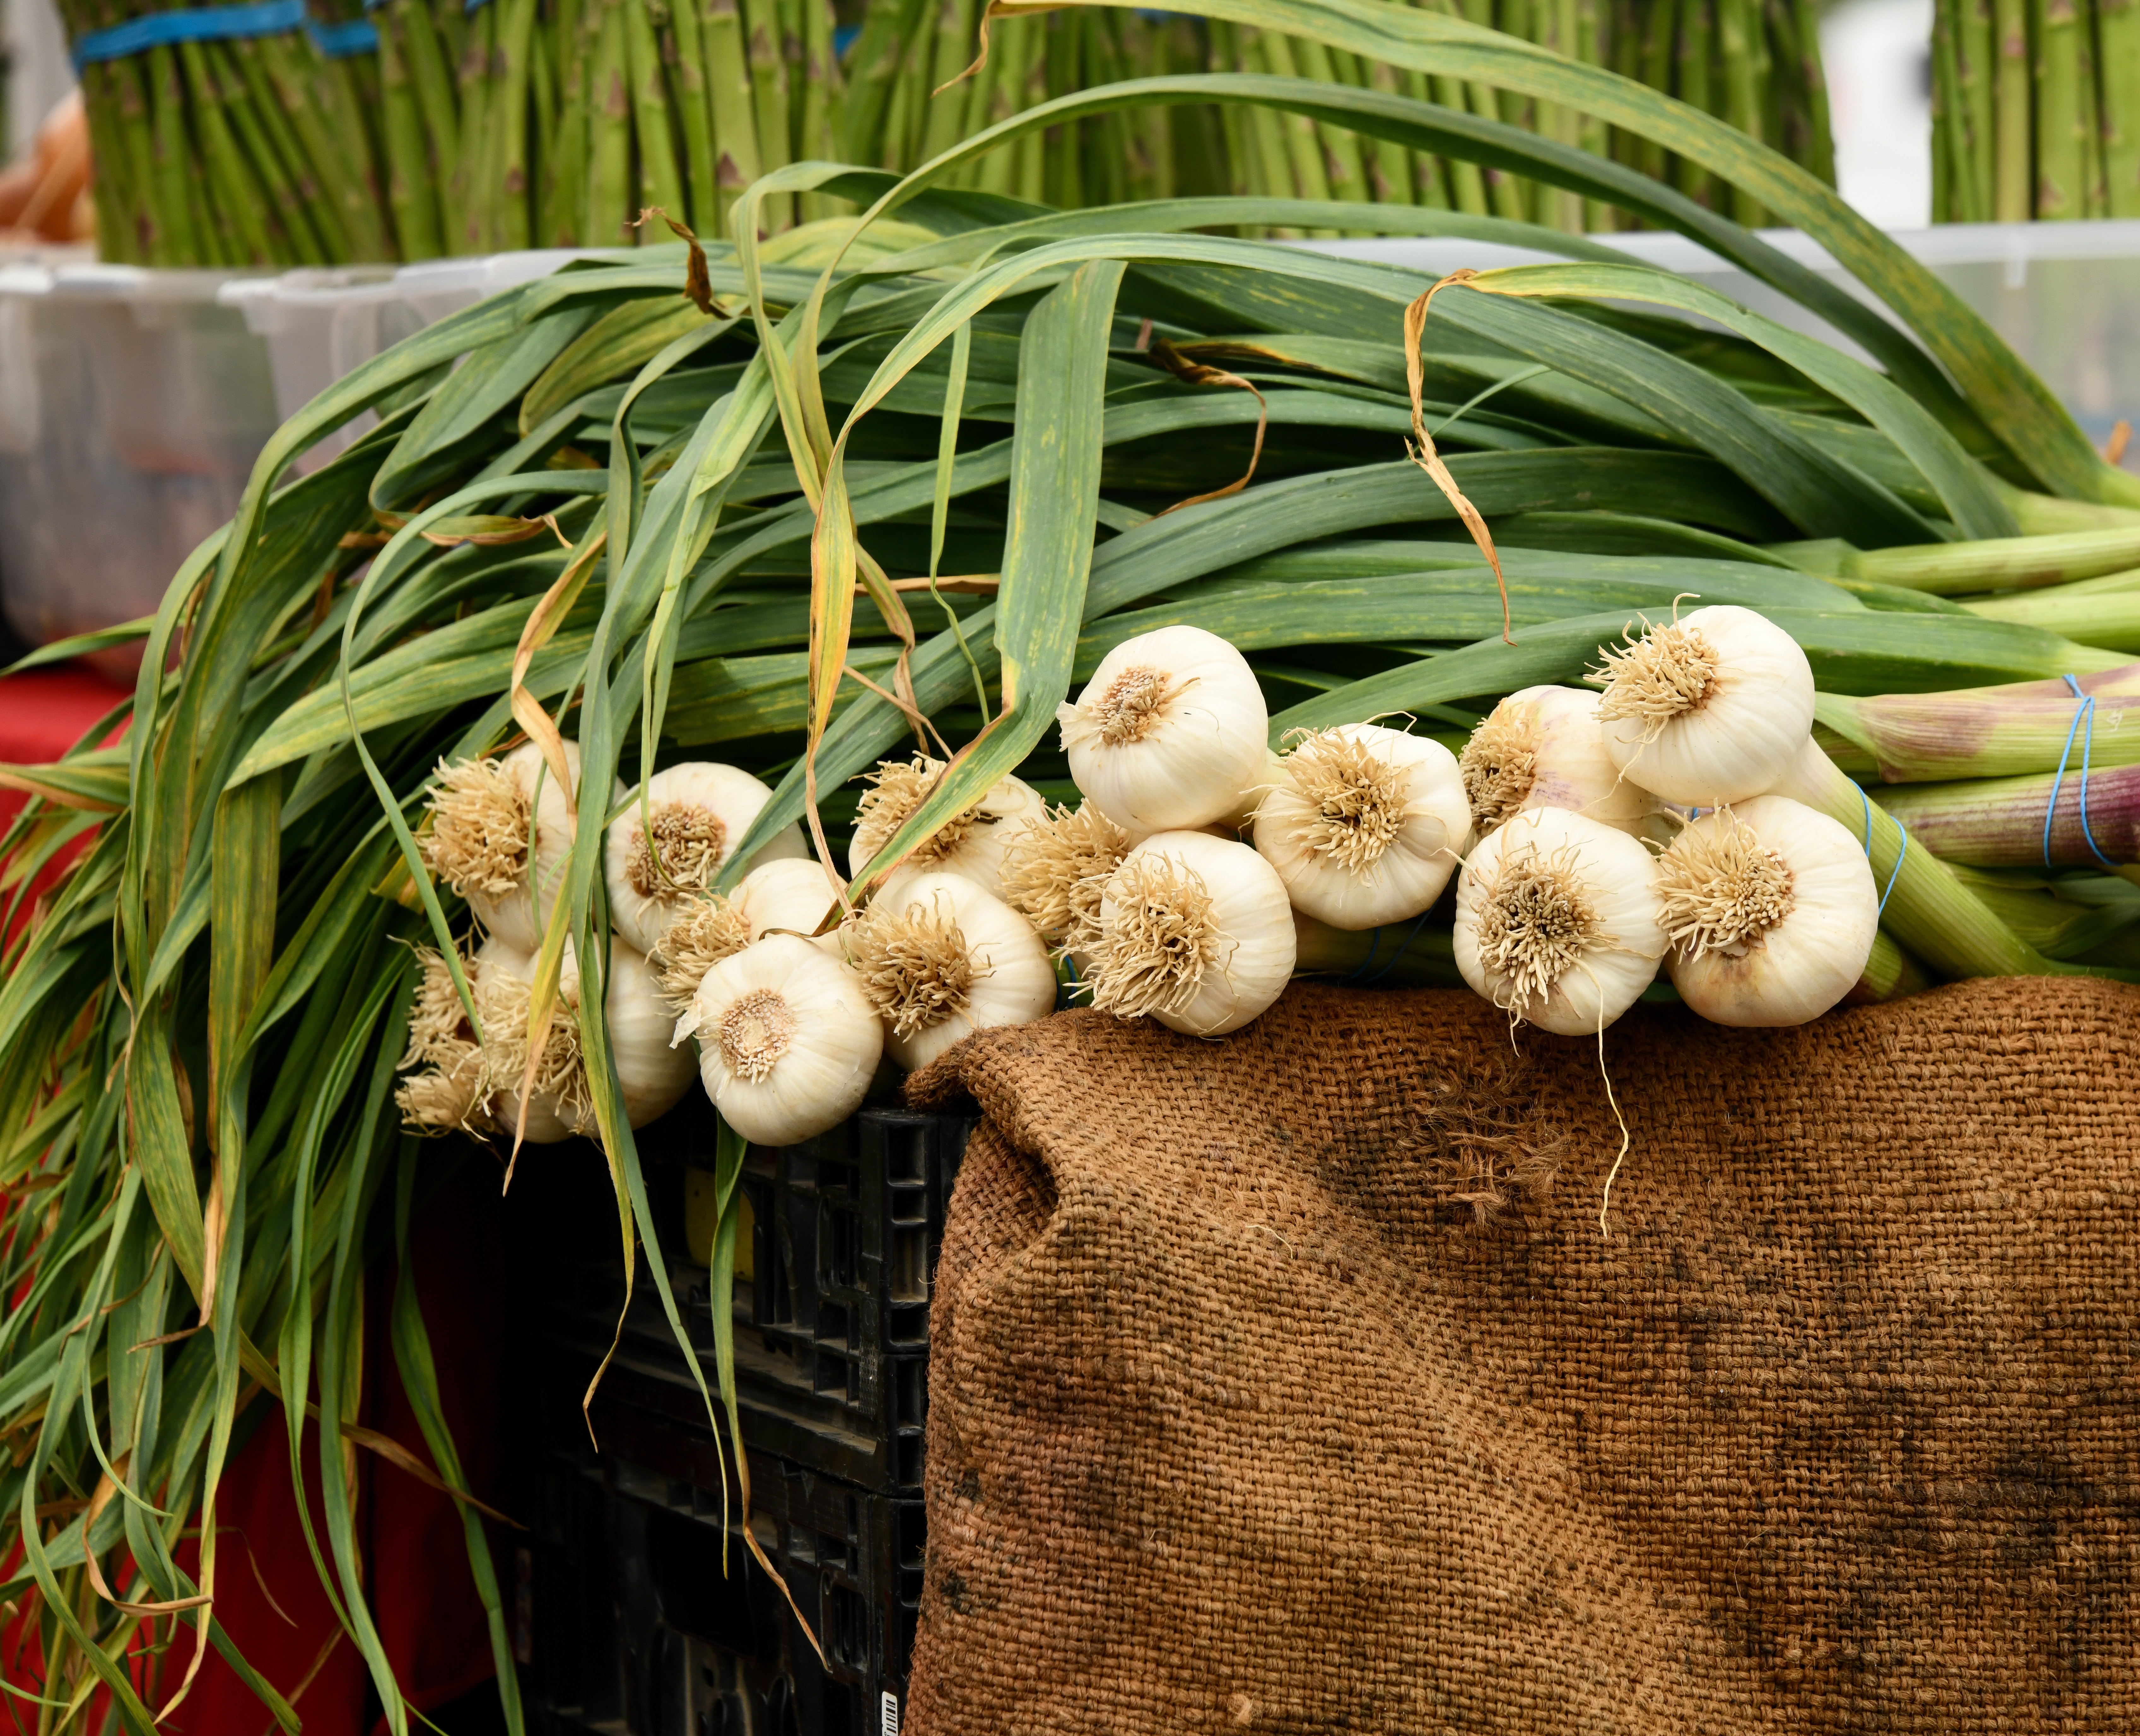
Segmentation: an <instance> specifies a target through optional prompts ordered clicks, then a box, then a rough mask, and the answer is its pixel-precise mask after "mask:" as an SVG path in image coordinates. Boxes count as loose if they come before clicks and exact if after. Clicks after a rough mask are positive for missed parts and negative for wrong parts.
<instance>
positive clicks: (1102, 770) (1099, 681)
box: [1056, 626, 1270, 835]
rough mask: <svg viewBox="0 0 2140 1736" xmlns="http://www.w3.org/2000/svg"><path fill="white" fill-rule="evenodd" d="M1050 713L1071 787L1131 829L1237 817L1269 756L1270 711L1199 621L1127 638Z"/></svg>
mask: <svg viewBox="0 0 2140 1736" xmlns="http://www.w3.org/2000/svg"><path fill="white" fill-rule="evenodd" d="M1056 718H1057V719H1058V722H1059V723H1061V724H1062V726H1063V750H1064V752H1065V753H1068V755H1069V758H1070V775H1071V777H1073V778H1074V779H1076V780H1077V787H1078V788H1079V789H1080V790H1082V792H1084V794H1085V797H1086V799H1087V800H1088V801H1090V802H1093V803H1094V804H1096V805H1097V807H1099V809H1100V810H1101V812H1103V813H1105V814H1106V815H1107V817H1108V818H1109V819H1110V820H1112V821H1114V822H1115V823H1116V824H1117V826H1123V827H1125V828H1126V829H1127V830H1128V831H1131V832H1132V833H1143V834H1146V835H1150V834H1151V833H1153V832H1156V831H1179V830H1186V829H1189V828H1191V827H1195V826H1208V825H1210V824H1211V822H1212V821H1216V820H1224V819H1226V818H1228V817H1230V816H1234V815H1236V814H1238V813H1239V812H1240V811H1241V810H1242V808H1243V807H1244V799H1245V798H1246V797H1248V796H1249V792H1251V791H1253V790H1254V788H1255V787H1256V786H1257V785H1258V784H1259V782H1262V780H1263V777H1264V767H1265V765H1266V763H1267V761H1268V758H1269V743H1268V740H1267V737H1268V736H1269V725H1270V717H1269V711H1268V710H1267V709H1266V708H1265V706H1264V695H1263V689H1261V688H1260V687H1259V686H1258V685H1257V684H1256V678H1255V675H1254V672H1253V671H1252V670H1251V669H1249V665H1248V661H1247V660H1246V659H1245V658H1244V657H1243V656H1242V655H1241V654H1240V653H1239V651H1237V650H1234V648H1233V646H1231V645H1229V644H1227V643H1226V641H1225V640H1223V639H1221V638H1220V637H1219V635H1217V634H1215V633H1207V632H1205V630H1203V629H1202V628H1201V627H1187V626H1183V627H1161V629H1160V630H1158V631H1157V632H1156V633H1145V634H1141V635H1138V636H1137V637H1136V638H1135V639H1128V640H1123V641H1122V644H1120V645H1117V646H1116V647H1115V648H1114V650H1112V651H1110V652H1108V653H1107V655H1106V656H1105V657H1103V658H1102V659H1101V660H1100V666H1099V668H1098V669H1096V670H1094V671H1093V674H1092V681H1091V682H1090V683H1089V684H1087V687H1086V689H1085V690H1084V692H1083V693H1082V694H1079V695H1078V696H1077V703H1076V704H1066V705H1064V706H1063V707H1062V708H1061V709H1058V711H1057V713H1056Z"/></svg>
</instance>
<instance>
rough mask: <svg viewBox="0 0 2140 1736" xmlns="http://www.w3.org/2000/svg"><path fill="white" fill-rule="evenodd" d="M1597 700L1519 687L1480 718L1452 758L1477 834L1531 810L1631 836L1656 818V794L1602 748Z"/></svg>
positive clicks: (1578, 692)
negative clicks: (1579, 817) (1568, 815)
mask: <svg viewBox="0 0 2140 1736" xmlns="http://www.w3.org/2000/svg"><path fill="white" fill-rule="evenodd" d="M1600 703H1601V702H1600V699H1599V696H1598V694H1594V693H1589V692H1586V691H1585V690H1584V689H1581V688H1576V687H1526V688H1524V689H1521V690H1520V691H1519V692H1516V693H1513V694H1509V696H1508V698H1506V699H1504V700H1502V701H1501V702H1500V704H1498V705H1496V706H1495V708H1494V709H1493V710H1492V711H1491V712H1490V713H1489V714H1487V715H1486V716H1485V718H1482V719H1481V720H1480V723H1479V726H1478V728H1475V729H1474V730H1473V731H1472V732H1471V738H1470V740H1469V741H1467V742H1466V743H1465V744H1464V753H1463V757H1462V758H1461V760H1460V765H1461V767H1462V768H1463V777H1464V793H1465V799H1466V801H1467V802H1469V804H1470V809H1471V823H1472V825H1473V826H1474V827H1475V829H1476V831H1477V834H1478V836H1480V837H1482V838H1483V837H1485V836H1486V835H1487V834H1488V833H1490V832H1491V831H1494V830H1495V827H1497V826H1500V825H1501V824H1502V823H1503V822H1504V821H1507V820H1508V819H1509V817H1511V816H1513V815H1515V814H1519V813H1521V812H1524V810H1525V809H1526V808H1534V807H1559V808H1566V809H1568V811H1569V812H1573V813H1578V814H1583V815H1587V816H1588V817H1589V818H1591V819H1593V820H1599V821H1603V822H1604V823H1605V824H1606V825H1607V826H1613V827H1615V828H1617V830H1619V831H1624V832H1627V833H1630V834H1632V835H1633V836H1637V837H1640V836H1644V835H1645V834H1646V833H1647V831H1649V829H1650V828H1651V827H1652V826H1653V825H1655V824H1656V823H1657V822H1656V820H1655V816H1656V815H1657V812H1658V809H1659V807H1660V804H1659V803H1658V802H1657V798H1656V797H1654V796H1652V794H1651V793H1650V792H1648V791H1647V790H1646V789H1644V788H1642V787H1641V786H1640V785H1639V784H1637V782H1635V781H1634V780H1633V779H1632V778H1631V777H1624V776H1622V773H1621V771H1620V767H1619V765H1618V763H1617V762H1616V761H1615V760H1614V759H1613V758H1612V752H1611V750H1610V749H1609V748H1607V745H1606V740H1605V726H1604V725H1603V723H1601V722H1599V720H1598V706H1599V704H1600ZM1666 823H1667V824H1668V823H1669V822H1668V821H1667V822H1666Z"/></svg>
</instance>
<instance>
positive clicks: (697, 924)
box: [647, 856, 840, 1013]
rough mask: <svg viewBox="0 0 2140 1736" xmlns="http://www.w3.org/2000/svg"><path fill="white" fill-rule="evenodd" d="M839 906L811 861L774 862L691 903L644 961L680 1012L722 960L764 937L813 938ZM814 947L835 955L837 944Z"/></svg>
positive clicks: (826, 938) (826, 940)
mask: <svg viewBox="0 0 2140 1736" xmlns="http://www.w3.org/2000/svg"><path fill="white" fill-rule="evenodd" d="M839 907H840V898H839V894H838V893H837V892H836V891H835V890H833V889H832V882H831V881H830V880H827V879H826V877H825V870H823V869H822V867H820V866H818V865H817V863H816V862H813V861H811V860H810V859H809V858H808V857H807V856H802V857H794V856H783V857H779V858H777V859H776V860H774V861H770V862H762V863H760V864H759V865H758V866H757V867H755V868H753V869H752V870H750V872H749V874H747V875H744V878H743V884H742V885H739V886H738V887H737V888H736V889H735V890H734V892H732V893H730V894H729V895H727V896H726V897H725V898H724V897H722V896H721V895H719V894H718V893H709V894H708V895H705V896H704V897H701V898H695V899H693V900H690V902H689V903H688V904H687V905H685V907H684V909H683V910H681V911H680V912H679V913H678V914H677V915H676V917H675V919H674V920H673V921H671V922H670V924H669V929H668V932H667V933H666V934H664V935H663V936H662V937H661V939H660V943H659V944H657V945H656V946H655V949H654V950H653V951H652V952H650V953H649V954H647V957H648V959H649V960H650V961H651V963H652V964H653V965H654V967H655V970H656V971H658V972H659V973H660V978H661V990H662V993H664V994H665V995H666V996H667V997H668V998H669V1003H670V1006H671V1007H673V1008H675V1010H676V1011H677V1012H678V1013H681V1012H682V1011H683V1010H684V1009H685V1008H686V1007H687V1006H689V1005H690V1002H691V997H692V996H693V995H695V994H696V993H698V992H699V983H700V982H701V981H703V980H704V977H705V974H706V973H707V972H708V971H709V970H710V969H713V967H714V965H716V964H719V963H720V962H721V960H722V959H726V958H729V956H731V955H732V954H736V953H739V952H741V951H742V950H743V949H744V948H745V947H746V946H749V944H751V943H752V942H753V940H760V939H763V938H764V937H765V936H766V935H767V934H775V933H778V934H800V935H802V936H803V937H804V938H805V939H807V938H808V937H810V936H812V935H814V934H818V931H819V930H820V929H827V928H828V927H829V926H830V924H831V922H832V916H833V915H834V913H835V912H836V911H837V910H838V909H839ZM818 944H820V945H821V946H823V947H825V948H827V949H829V950H831V951H833V952H835V953H837V951H838V947H839V943H838V940H837V937H836V936H834V935H832V934H824V935H823V936H822V937H821V938H820V939H819V941H818Z"/></svg>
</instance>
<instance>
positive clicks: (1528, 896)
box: [1455, 807, 1665, 1037]
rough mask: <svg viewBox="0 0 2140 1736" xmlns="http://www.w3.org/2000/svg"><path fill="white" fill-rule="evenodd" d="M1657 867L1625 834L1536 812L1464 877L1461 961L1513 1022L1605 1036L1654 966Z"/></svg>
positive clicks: (1495, 842) (1487, 847)
mask: <svg viewBox="0 0 2140 1736" xmlns="http://www.w3.org/2000/svg"><path fill="white" fill-rule="evenodd" d="M1661 916H1662V910H1661V906H1660V905H1659V904H1658V900H1657V867H1656V865H1655V863H1654V862H1653V861H1652V859H1651V856H1650V853H1649V851H1647V850H1645V849H1644V848H1643V847H1642V846H1641V845H1640V844H1638V843H1637V842H1636V841H1635V840H1634V839H1632V838H1631V837H1629V836H1627V833H1625V832H1623V831H1614V830H1613V829H1612V827H1611V826H1607V825H1605V824H1603V822H1602V821H1597V820H1592V819H1588V818H1586V817H1584V816H1583V815H1581V814H1576V813H1570V812H1568V811H1567V810H1566V809H1564V808H1557V807H1539V808H1527V809H1525V810H1524V811H1523V812H1519V813H1518V814H1516V815H1515V816H1514V817H1512V818H1510V819H1509V820H1508V821H1505V822H1504V824H1503V825H1502V826H1500V828H1499V830H1498V831H1495V832H1494V833H1493V834H1492V835H1491V836H1489V837H1488V838H1486V839H1485V841H1482V842H1481V843H1480V844H1479V845H1477V846H1475V847H1474V849H1473V850H1472V851H1471V854H1470V856H1469V857H1468V858H1467V859H1466V860H1465V864H1464V872H1463V874H1462V875H1460V877H1459V878H1458V880H1457V883H1456V933H1455V951H1456V968H1457V969H1459V970H1460V971H1461V972H1463V973H1464V980H1465V982H1467V983H1470V985H1471V987H1472V988H1475V989H1476V990H1477V991H1478V992H1479V993H1480V994H1482V995H1484V996H1485V998H1487V999H1488V1000H1490V1001H1491V1002H1492V1003H1494V1004H1495V1006H1496V1007H1499V1008H1501V1009H1502V1010H1503V1011H1504V1012H1505V1013H1508V1014H1509V1016H1510V1017H1511V1018H1519V1019H1524V1020H1528V1021H1529V1022H1530V1023H1532V1024H1534V1025H1537V1026H1539V1027H1542V1028H1543V1029H1545V1030H1548V1031H1553V1032H1558V1034H1560V1035H1561V1036H1563V1037H1588V1036H1590V1035H1591V1034H1593V1032H1598V1031H1602V1030H1603V1029H1604V1027H1606V1026H1607V1025H1609V1024H1611V1023H1612V1021H1613V1020H1614V1019H1616V1018H1619V1016H1620V1015H1621V1014H1622V1013H1625V1012H1626V1011H1627V1009H1628V1008H1630V1007H1632V1006H1633V1005H1634V1003H1635V1002H1636V1000H1637V998H1639V997H1640V996H1641V994H1642V991H1643V990H1644V989H1645V988H1647V987H1648V986H1649V985H1650V983H1651V982H1652V979H1654V978H1655V977H1656V976H1657V961H1658V960H1659V959H1661V958H1662V957H1663V955H1664V950H1665V934H1664V929H1663V927H1662V924H1661Z"/></svg>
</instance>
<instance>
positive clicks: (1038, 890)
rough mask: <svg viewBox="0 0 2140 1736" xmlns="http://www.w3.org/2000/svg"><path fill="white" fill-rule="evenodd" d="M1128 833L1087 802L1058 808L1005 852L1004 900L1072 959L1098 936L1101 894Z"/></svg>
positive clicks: (1125, 847)
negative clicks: (1073, 806)
mask: <svg viewBox="0 0 2140 1736" xmlns="http://www.w3.org/2000/svg"><path fill="white" fill-rule="evenodd" d="M1130 843H1131V839H1130V835H1129V834H1128V833H1127V832H1126V831H1123V830H1122V827H1121V826H1117V825H1116V824H1115V822H1114V821H1112V820H1110V819H1109V818H1108V817H1107V816H1106V815H1105V814H1103V813H1102V812H1100V811H1099V809H1097V807H1093V806H1092V803H1091V802H1081V803H1080V804H1079V805H1078V806H1077V807H1075V808H1069V807H1058V808H1056V809H1055V810H1054V811H1053V812H1052V813H1049V814H1048V816H1047V817H1045V818H1044V819H1043V820H1041V821H1038V822H1037V823H1035V824H1033V825H1032V826H1028V827H1026V829H1025V830H1024V831H1022V832H1020V833H1019V834H1018V836H1016V837H1015V838H1013V839H1012V840H1011V841H1010V847H1009V849H1008V850H1006V851H1004V864H1003V900H1004V903H1005V904H1007V905H1009V906H1010V907H1011V909H1013V910H1015V911H1017V912H1018V915H1021V916H1023V917H1024V918H1025V919H1026V920H1027V921H1028V922H1030V923H1031V924H1033V927H1034V928H1036V929H1038V930H1039V931H1040V934H1041V936H1042V938H1043V939H1048V940H1053V942H1055V943H1056V944H1057V945H1058V946H1059V947H1061V948H1062V949H1063V951H1064V952H1065V953H1067V954H1069V955H1070V956H1072V958H1079V957H1082V956H1083V955H1084V954H1087V953H1089V952H1090V951H1091V950H1092V943H1093V942H1094V941H1095V940H1097V939H1099V938H1100V892H1101V890H1102V888H1103V887H1104V886H1105V885H1107V876H1108V875H1111V874H1112V873H1113V872H1114V871H1115V870H1116V869H1117V867H1118V866H1120V865H1121V863H1122V858H1123V857H1124V856H1126V855H1128V854H1129V851H1130Z"/></svg>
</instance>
